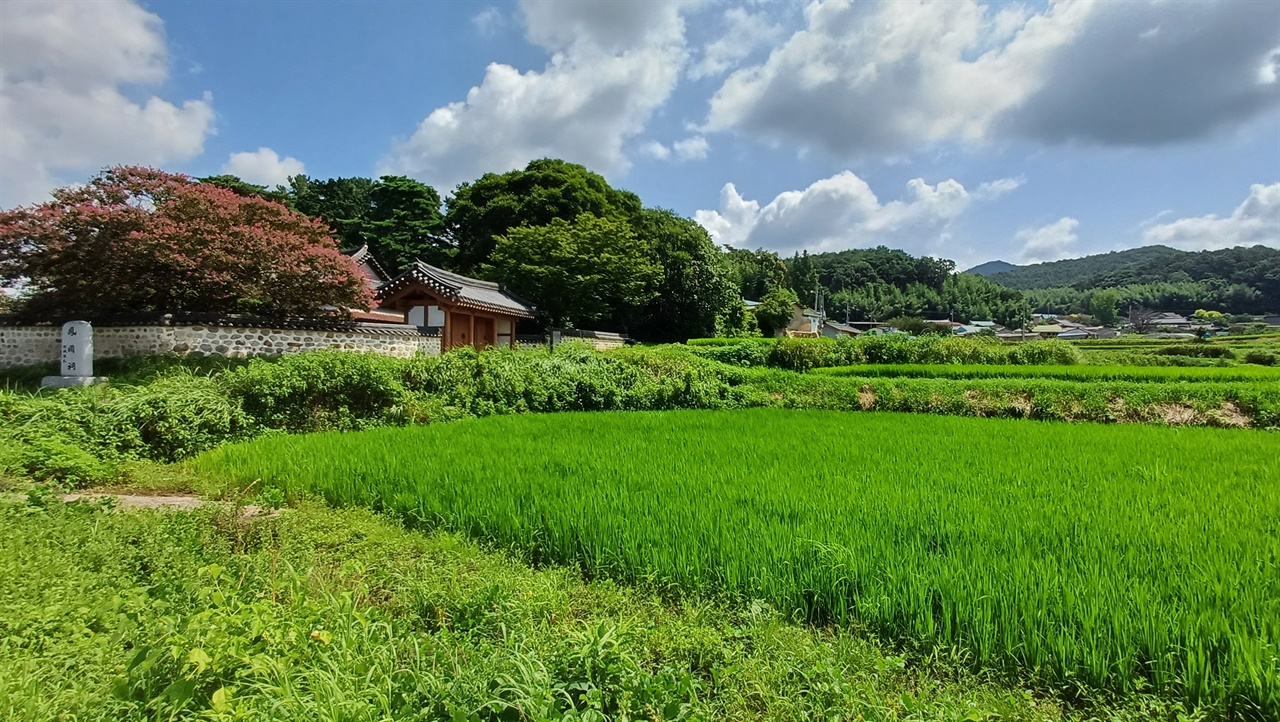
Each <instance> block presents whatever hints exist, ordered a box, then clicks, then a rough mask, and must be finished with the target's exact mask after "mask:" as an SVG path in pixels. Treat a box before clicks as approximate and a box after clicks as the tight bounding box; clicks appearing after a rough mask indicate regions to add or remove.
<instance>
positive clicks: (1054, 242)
mask: <svg viewBox="0 0 1280 722" xmlns="http://www.w3.org/2000/svg"><path fill="white" fill-rule="evenodd" d="M1079 225H1080V221H1078V220H1076V219H1074V218H1070V217H1067V218H1059V219H1058V220H1056V221H1054V222H1053V223H1050V224H1048V225H1044V226H1040V227H1038V228H1023V229H1022V230H1020V231H1018V233H1017V234H1016V235H1015V236H1014V239H1015V240H1016V242H1017V243H1018V244H1019V245H1020V246H1021V251H1019V253H1018V261H1019V262H1020V263H1043V262H1046V261H1058V260H1061V259H1063V258H1069V257H1071V256H1072V255H1073V254H1072V250H1073V249H1074V247H1075V244H1076V241H1078V240H1080V237H1079V236H1077V235H1076V228H1077V227H1078V226H1079Z"/></svg>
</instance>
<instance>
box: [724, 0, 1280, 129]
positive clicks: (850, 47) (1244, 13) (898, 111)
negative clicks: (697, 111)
mask: <svg viewBox="0 0 1280 722" xmlns="http://www.w3.org/2000/svg"><path fill="white" fill-rule="evenodd" d="M1278 46H1280V4H1276V3H1264V2H1239V3H1209V2H1197V1H1194V0H1189V1H1187V2H1141V3H1140V2H1129V3H1102V2H1090V1H1088V0H1083V1H1081V2H1053V3H1050V5H1049V6H1048V7H1047V8H1045V9H1044V10H1043V11H1041V12H1035V13H1032V12H1029V11H1027V10H1026V9H1024V8H1023V7H1022V6H1016V5H1015V6H1005V7H1003V8H1002V9H1000V10H998V11H997V10H994V9H993V8H992V7H991V6H988V5H985V4H982V3H979V2H977V0H954V1H953V2H946V3H919V2H885V3H881V4H879V5H867V4H863V3H856V4H855V3H850V2H846V1H845V0H816V1H815V2H813V3H811V4H810V5H809V6H808V7H807V8H806V11H805V27H804V28H803V29H801V30H800V31H798V32H796V33H795V34H794V35H792V36H791V37H790V38H789V39H788V40H787V41H786V42H785V43H783V44H782V45H781V46H779V47H778V48H776V49H775V50H774V51H773V52H772V53H771V54H770V56H769V58H768V59H767V60H766V61H764V62H763V63H760V64H758V65H755V66H752V67H745V68H741V69H739V70H737V71H735V72H734V73H733V74H731V75H730V76H729V77H728V78H727V79H726V80H725V82H724V84H723V85H722V86H721V88H720V89H719V90H718V91H717V92H716V94H715V95H714V97H713V98H712V100H711V104H710V109H709V112H708V116H707V120H706V123H705V128H706V129H707V130H712V131H716V130H730V129H733V130H739V131H743V132H746V133H751V134H756V135H762V136H766V137H776V138H788V139H793V140H799V141H800V142H802V143H804V144H806V145H816V146H820V147H822V148H824V149H826V150H829V151H833V152H838V153H842V154H891V153H895V152H899V151H902V150H904V149H909V148H912V147H914V146H915V145H917V144H919V143H929V142H936V141H944V140H960V141H974V142H980V141H984V140H988V139H990V138H993V137H1005V136H1006V135H1009V134H1013V135H1017V136H1022V137H1027V138H1032V139H1035V140H1039V141H1042V142H1051V143H1052V142H1065V141H1071V140H1080V141H1085V142H1092V143H1099V144H1117V145H1158V144H1162V143H1170V142H1176V141H1182V140H1188V139H1192V138H1198V137H1203V136H1205V135H1207V134H1210V133H1212V132H1214V131H1216V130H1218V129H1221V128H1225V127H1230V126H1232V125H1237V124H1239V123H1242V122H1244V121H1246V120H1248V119H1250V118H1253V117H1256V116H1257V115H1258V114H1259V113H1261V112H1263V111H1265V110H1267V109H1271V108H1275V107H1277V106H1280V82H1277V81H1275V80H1274V78H1275V77H1276V75H1277V73H1276V72H1275V70H1276V68H1277V67H1280V56H1277V55H1276V49H1277V47H1278Z"/></svg>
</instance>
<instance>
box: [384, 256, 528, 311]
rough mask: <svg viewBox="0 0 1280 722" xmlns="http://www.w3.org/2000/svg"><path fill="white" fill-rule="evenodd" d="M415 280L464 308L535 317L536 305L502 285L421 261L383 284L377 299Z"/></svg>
mask: <svg viewBox="0 0 1280 722" xmlns="http://www.w3.org/2000/svg"><path fill="white" fill-rule="evenodd" d="M414 282H416V283H420V284H422V285H424V286H426V287H427V288H429V289H431V291H433V292H434V293H437V294H439V295H440V296H441V297H442V298H444V299H446V300H448V301H450V302H451V303H453V304H454V305H457V306H462V307H463V308H473V309H475V310H477V311H489V312H491V313H502V314H507V315H510V316H520V317H523V318H533V312H534V307H533V306H532V305H530V304H528V303H526V302H525V301H524V300H523V299H521V298H520V297H519V296H516V295H515V294H514V293H511V292H510V291H508V290H507V289H506V288H504V287H503V286H502V285H500V284H497V283H494V282H493V281H481V280H480V279H478V278H468V277H467V276H461V275H459V274H457V273H451V272H449V271H446V270H444V269H443V268H436V267H435V266H433V265H431V264H429V263H423V262H422V261H418V262H416V263H414V264H413V266H412V267H411V268H409V270H407V271H405V272H404V273H401V274H400V275H399V276H396V277H395V278H393V279H391V280H390V281H387V282H386V283H384V284H382V286H381V287H380V288H379V289H378V294H377V298H378V299H379V300H381V299H384V298H386V297H387V296H390V295H391V294H393V293H395V292H396V291H399V290H401V289H403V288H404V287H405V286H407V285H409V284H410V283H414Z"/></svg>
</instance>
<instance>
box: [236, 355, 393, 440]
mask: <svg viewBox="0 0 1280 722" xmlns="http://www.w3.org/2000/svg"><path fill="white" fill-rule="evenodd" d="M401 363H403V362H398V361H396V360H395V359H391V358H387V357H384V356H378V355H376V354H371V353H369V354H361V353H349V352H343V351H315V352H311V353H303V354H294V355H289V356H284V357H282V358H280V359H277V360H266V359H254V360H253V361H251V362H249V364H248V365H247V366H244V367H242V368H238V369H233V370H231V371H230V372H228V373H227V374H225V375H224V376H223V380H224V381H223V382H224V384H225V387H226V389H227V391H228V392H229V393H230V395H231V397H232V398H233V399H236V400H237V401H239V402H240V403H241V404H242V405H243V407H244V410H245V411H246V412H247V413H249V415H251V416H253V417H254V418H255V419H256V420H257V421H258V423H260V424H262V425H264V426H267V427H270V428H273V429H287V430H289V431H318V430H321V429H339V430H344V429H359V428H366V427H369V426H377V425H380V424H387V423H397V422H402V421H403V419H404V408H405V402H406V398H405V388H404V385H403V384H402V383H401V379H400V369H399V367H398V365H399V364H401Z"/></svg>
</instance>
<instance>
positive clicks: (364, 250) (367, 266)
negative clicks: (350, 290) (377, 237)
mask: <svg viewBox="0 0 1280 722" xmlns="http://www.w3.org/2000/svg"><path fill="white" fill-rule="evenodd" d="M347 256H348V257H350V258H351V260H353V261H355V262H356V265H358V266H360V270H361V272H363V273H364V276H365V278H367V279H368V280H369V288H371V289H372V290H374V291H376V290H378V287H379V286H381V285H382V284H383V283H384V282H386V280H387V279H388V278H391V276H389V275H387V272H386V270H384V269H383V268H382V265H381V264H379V263H378V259H376V258H374V257H373V254H372V253H370V252H369V244H368V243H366V244H364V245H363V246H360V247H359V248H357V249H356V250H354V251H351V252H350V253H348V254H347Z"/></svg>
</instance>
